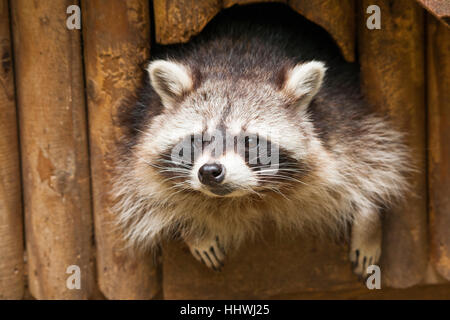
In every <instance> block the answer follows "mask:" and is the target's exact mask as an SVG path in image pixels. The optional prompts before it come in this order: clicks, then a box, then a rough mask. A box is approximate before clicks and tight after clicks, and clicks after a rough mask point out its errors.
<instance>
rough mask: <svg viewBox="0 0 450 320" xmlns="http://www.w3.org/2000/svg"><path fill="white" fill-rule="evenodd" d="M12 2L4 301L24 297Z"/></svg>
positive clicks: (4, 37) (1, 200) (3, 132)
mask: <svg viewBox="0 0 450 320" xmlns="http://www.w3.org/2000/svg"><path fill="white" fill-rule="evenodd" d="M11 41H12V40H11V34H10V28H9V8H8V1H7V0H1V1H0V59H1V65H0V115H1V116H0V137H1V138H0V300H1V299H21V298H22V297H23V294H24V278H23V236H22V228H23V221H22V199H21V187H20V162H19V144H18V141H19V140H18V139H19V137H18V133H17V117H16V103H15V93H14V70H13V63H12V56H11V55H12V52H11Z"/></svg>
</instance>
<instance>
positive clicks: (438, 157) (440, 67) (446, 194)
mask: <svg viewBox="0 0 450 320" xmlns="http://www.w3.org/2000/svg"><path fill="white" fill-rule="evenodd" d="M427 22H428V25H427V26H428V35H427V40H428V44H427V50H428V51H427V63H428V70H427V84H428V94H427V97H428V149H429V154H428V166H429V167H428V169H429V170H428V174H429V176H428V183H429V203H430V212H429V215H430V230H429V231H430V239H431V246H430V250H431V261H432V263H433V266H434V268H435V269H436V271H437V272H438V273H439V275H441V276H443V277H445V278H446V279H447V280H450V191H449V190H450V143H449V141H450V133H449V129H450V29H448V28H447V27H446V26H444V25H443V23H441V22H440V21H438V20H436V18H435V17H434V16H431V15H428V16H427Z"/></svg>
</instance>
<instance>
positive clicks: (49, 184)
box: [11, 0, 94, 299]
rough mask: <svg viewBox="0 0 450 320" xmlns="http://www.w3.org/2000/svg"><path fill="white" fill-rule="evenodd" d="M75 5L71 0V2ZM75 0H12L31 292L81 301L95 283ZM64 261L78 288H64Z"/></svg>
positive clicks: (36, 296) (44, 297)
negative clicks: (71, 9)
mask: <svg viewBox="0 0 450 320" xmlns="http://www.w3.org/2000/svg"><path fill="white" fill-rule="evenodd" d="M75 3H76V2H75ZM72 4H74V1H51V2H50V1H48V2H47V1H28V0H14V1H11V6H12V8H11V9H12V19H13V35H14V58H15V67H16V84H17V104H18V109H19V121H20V138H21V154H22V164H23V165H22V166H23V183H24V204H25V208H24V209H25V229H26V245H27V254H28V276H29V286H30V291H31V294H32V295H33V296H34V297H35V298H37V299H86V298H89V297H90V295H91V292H92V289H93V286H94V277H93V255H92V253H93V250H92V217H91V207H90V206H91V204H90V183H89V160H88V147H87V146H88V144H87V127H86V115H85V102H84V89H83V88H84V85H83V72H82V71H83V69H82V59H81V42H80V40H81V37H80V32H79V31H78V30H68V29H67V27H66V18H67V14H66V8H67V7H68V6H69V5H72ZM70 265H77V266H79V268H80V271H81V279H80V280H81V289H72V290H70V289H69V288H67V286H66V281H67V278H68V277H69V274H66V271H67V268H68V267H69V266H70Z"/></svg>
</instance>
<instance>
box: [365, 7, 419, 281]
mask: <svg viewBox="0 0 450 320" xmlns="http://www.w3.org/2000/svg"><path fill="white" fill-rule="evenodd" d="M372 4H375V5H378V6H379V7H380V8H381V17H382V20H381V30H369V29H367V28H366V23H365V19H366V16H362V19H360V23H359V58H360V62H361V69H362V84H363V89H364V91H365V93H366V96H367V97H368V99H369V101H371V102H372V103H373V104H374V105H375V106H376V107H377V108H378V110H380V111H382V112H383V113H388V114H389V115H390V116H391V117H392V119H393V121H394V123H395V125H396V126H397V127H399V128H400V129H402V130H403V131H405V132H406V133H407V138H406V139H407V142H408V143H409V145H410V147H411V149H412V152H413V153H412V154H413V158H414V159H415V160H416V162H417V169H418V172H417V173H416V174H414V176H413V177H412V178H411V183H412V192H411V194H409V195H408V197H407V199H406V202H405V205H404V206H403V207H398V208H397V209H395V210H392V211H391V212H388V213H387V214H386V217H385V221H384V233H383V254H382V261H381V270H382V279H383V284H384V285H385V286H392V287H409V286H412V285H414V284H417V283H419V282H420V281H421V279H422V278H423V277H424V274H425V269H426V265H427V257H428V254H427V232H426V228H427V203H426V189H427V187H426V165H425V159H426V154H425V137H426V135H425V117H426V116H425V89H424V88H425V83H424V74H425V66H424V61H425V57H424V50H425V48H424V30H423V29H424V11H423V9H422V8H421V7H420V6H419V5H418V4H417V3H416V2H413V1H410V0H396V1H388V0H364V1H362V4H361V5H362V7H363V8H367V6H369V5H372ZM364 12H365V10H361V13H362V14H364Z"/></svg>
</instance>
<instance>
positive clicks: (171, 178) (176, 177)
mask: <svg viewBox="0 0 450 320" xmlns="http://www.w3.org/2000/svg"><path fill="white" fill-rule="evenodd" d="M180 178H186V176H174V177H170V178H166V179H164V180H162V181H161V182H167V181H170V180H173V179H180Z"/></svg>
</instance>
